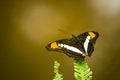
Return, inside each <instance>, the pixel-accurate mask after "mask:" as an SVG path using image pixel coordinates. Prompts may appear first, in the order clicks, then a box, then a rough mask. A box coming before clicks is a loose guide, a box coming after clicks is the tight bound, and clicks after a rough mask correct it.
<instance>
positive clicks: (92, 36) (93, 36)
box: [88, 32, 96, 38]
mask: <svg viewBox="0 0 120 80" xmlns="http://www.w3.org/2000/svg"><path fill="white" fill-rule="evenodd" d="M88 34H89V35H90V37H91V38H95V36H96V35H95V34H94V33H93V32H88Z"/></svg>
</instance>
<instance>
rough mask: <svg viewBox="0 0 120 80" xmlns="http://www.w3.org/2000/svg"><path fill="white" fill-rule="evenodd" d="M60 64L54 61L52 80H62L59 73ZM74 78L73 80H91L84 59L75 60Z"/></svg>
mask: <svg viewBox="0 0 120 80" xmlns="http://www.w3.org/2000/svg"><path fill="white" fill-rule="evenodd" d="M59 67H60V63H58V62H57V61H55V64H54V73H55V77H54V79H53V80H63V75H62V74H60V73H59ZM74 77H75V80H92V71H91V70H90V68H89V67H88V65H87V63H86V62H85V61H84V59H80V60H75V62H74Z"/></svg>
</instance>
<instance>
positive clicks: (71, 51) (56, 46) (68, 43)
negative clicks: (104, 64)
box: [46, 37, 84, 59]
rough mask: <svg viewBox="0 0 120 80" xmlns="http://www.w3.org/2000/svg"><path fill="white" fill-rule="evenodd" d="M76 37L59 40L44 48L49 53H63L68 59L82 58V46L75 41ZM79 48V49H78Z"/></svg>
mask: <svg viewBox="0 0 120 80" xmlns="http://www.w3.org/2000/svg"><path fill="white" fill-rule="evenodd" d="M75 38H76V39H77V37H74V38H70V39H61V40H57V41H54V42H52V43H50V44H48V45H47V46H46V48H47V50H49V51H57V52H62V53H65V54H66V55H67V56H69V57H73V58H75V59H76V58H81V57H84V56H82V54H83V53H84V50H83V48H82V44H81V43H79V42H78V41H76V39H75ZM79 47H81V49H79Z"/></svg>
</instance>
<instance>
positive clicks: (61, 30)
mask: <svg viewBox="0 0 120 80" xmlns="http://www.w3.org/2000/svg"><path fill="white" fill-rule="evenodd" d="M58 31H60V32H63V33H65V34H69V35H73V34H72V33H71V32H68V31H65V30H63V29H58Z"/></svg>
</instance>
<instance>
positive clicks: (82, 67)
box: [74, 59, 92, 80]
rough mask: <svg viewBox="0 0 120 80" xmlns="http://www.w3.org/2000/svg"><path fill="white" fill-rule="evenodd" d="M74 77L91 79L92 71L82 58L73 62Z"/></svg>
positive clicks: (78, 79)
mask: <svg viewBox="0 0 120 80" xmlns="http://www.w3.org/2000/svg"><path fill="white" fill-rule="evenodd" d="M74 77H75V80H92V71H91V70H90V68H89V67H88V65H87V63H86V62H85V61H84V59H80V60H76V61H75V62H74Z"/></svg>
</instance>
